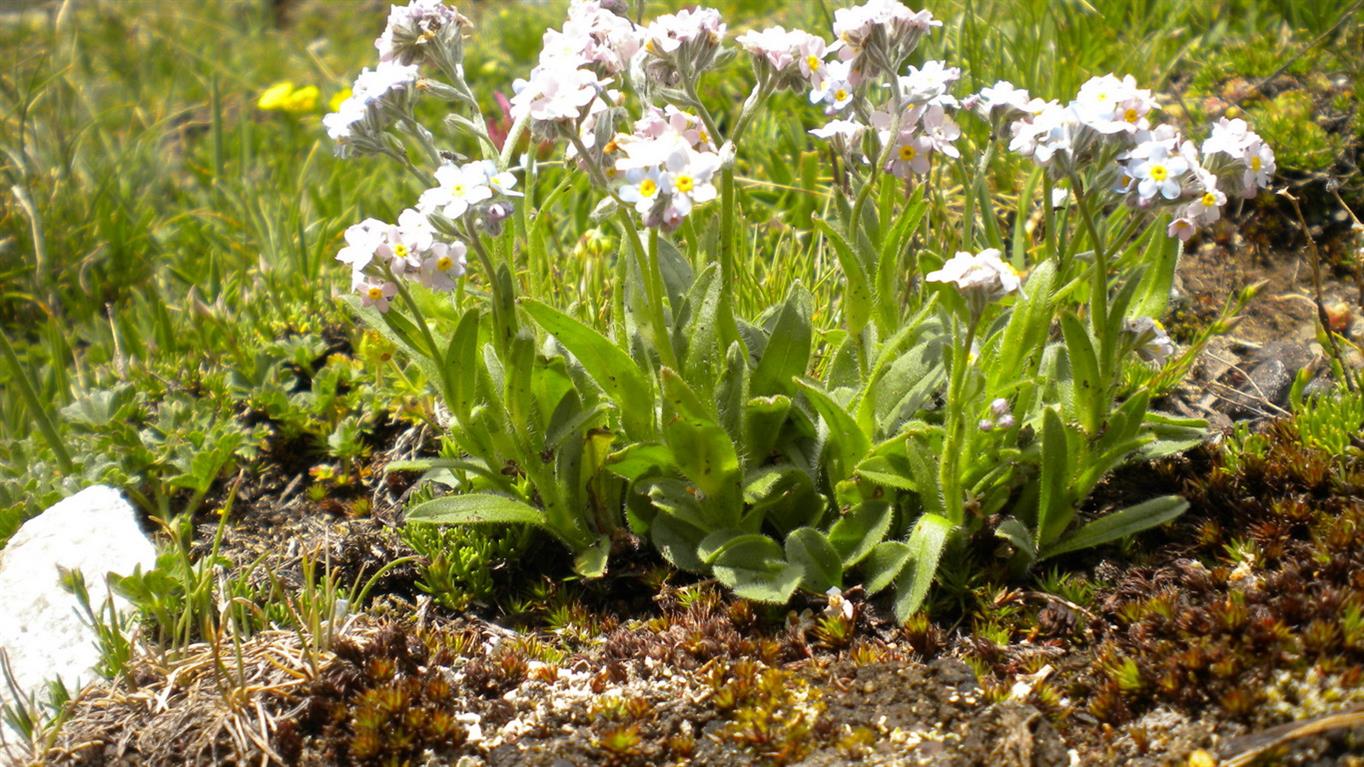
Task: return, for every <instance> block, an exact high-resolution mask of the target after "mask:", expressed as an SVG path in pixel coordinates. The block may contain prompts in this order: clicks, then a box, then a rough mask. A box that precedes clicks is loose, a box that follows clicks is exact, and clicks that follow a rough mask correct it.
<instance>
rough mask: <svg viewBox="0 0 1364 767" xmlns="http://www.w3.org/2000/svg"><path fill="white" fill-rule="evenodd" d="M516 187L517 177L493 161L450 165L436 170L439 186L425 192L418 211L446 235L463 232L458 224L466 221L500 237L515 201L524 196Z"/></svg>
mask: <svg viewBox="0 0 1364 767" xmlns="http://www.w3.org/2000/svg"><path fill="white" fill-rule="evenodd" d="M515 187H516V176H514V175H512V174H511V173H509V172H507V171H502V172H498V170H497V166H496V165H494V164H493V163H492V162H490V161H487V160H477V161H474V162H470V163H465V164H464V165H455V164H453V163H446V164H444V165H441V166H440V167H439V168H437V169H436V186H433V187H431V188H430V189H427V190H426V191H425V192H422V195H421V197H420V198H419V199H418V200H417V210H419V211H421V212H422V213H423V214H425V215H427V216H430V218H431V221H432V222H433V223H435V224H436V225H437V227H438V228H439V229H441V230H442V231H445V232H449V233H452V234H453V233H457V232H459V230H458V227H457V222H460V221H464V222H466V223H468V224H471V225H473V226H475V227H477V228H479V229H482V230H484V231H486V232H488V233H489V234H493V235H496V234H499V233H500V232H501V231H502V222H503V221H505V220H506V219H507V217H509V216H510V215H511V214H512V204H511V198H513V197H519V196H521V195H520V193H518V192H516V191H515Z"/></svg>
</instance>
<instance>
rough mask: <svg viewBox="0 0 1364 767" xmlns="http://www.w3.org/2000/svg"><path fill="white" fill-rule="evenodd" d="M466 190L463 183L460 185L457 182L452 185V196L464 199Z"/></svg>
mask: <svg viewBox="0 0 1364 767" xmlns="http://www.w3.org/2000/svg"><path fill="white" fill-rule="evenodd" d="M464 189H465V186H464V184H461V183H459V182H455V183H453V184H451V185H450V194H453V195H455V196H456V197H463V196H464Z"/></svg>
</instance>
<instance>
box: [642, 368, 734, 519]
mask: <svg viewBox="0 0 1364 767" xmlns="http://www.w3.org/2000/svg"><path fill="white" fill-rule="evenodd" d="M660 377H661V378H662V383H663V397H664V403H663V418H664V423H663V436H664V439H665V440H666V441H667V443H668V447H669V448H670V449H671V450H672V454H673V460H674V461H676V462H677V467H678V468H679V469H680V470H681V472H682V474H683V475H684V476H686V478H687V479H688V480H690V481H691V482H692V483H693V484H695V485H696V487H697V488H699V489H700V490H701V492H702V493H704V494H705V503H704V504H702V510H703V512H704V513H705V514H706V516H707V518H708V519H710V520H711V523H712V525H713V526H715V527H731V526H734V525H736V524H737V523H738V519H739V515H740V514H741V513H742V505H743V504H742V495H741V488H740V481H741V478H742V473H741V471H740V467H739V454H738V452H737V451H736V450H735V448H734V443H733V442H732V441H730V438H729V434H728V432H726V431H725V430H724V429H723V428H722V427H721V426H720V425H719V424H718V423H716V422H715V421H714V419H713V418H712V417H711V416H710V415H709V413H708V412H707V409H706V406H705V405H704V404H703V403H702V402H701V400H700V399H699V398H698V397H697V396H696V393H695V392H693V391H692V390H691V388H690V387H688V386H687V384H686V382H685V381H683V380H682V377H681V376H679V375H678V374H677V373H676V372H674V371H673V370H671V369H670V368H663V370H662V371H661V376H660Z"/></svg>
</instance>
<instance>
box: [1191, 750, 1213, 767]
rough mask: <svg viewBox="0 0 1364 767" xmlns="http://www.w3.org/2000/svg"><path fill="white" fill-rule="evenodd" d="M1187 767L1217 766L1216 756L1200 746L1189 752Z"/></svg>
mask: <svg viewBox="0 0 1364 767" xmlns="http://www.w3.org/2000/svg"><path fill="white" fill-rule="evenodd" d="M1188 767H1217V758H1216V757H1214V756H1213V755H1212V754H1210V753H1208V752H1207V751H1204V750H1203V749H1201V748H1200V749H1198V750H1197V751H1195V752H1193V753H1192V754H1189V764H1188Z"/></svg>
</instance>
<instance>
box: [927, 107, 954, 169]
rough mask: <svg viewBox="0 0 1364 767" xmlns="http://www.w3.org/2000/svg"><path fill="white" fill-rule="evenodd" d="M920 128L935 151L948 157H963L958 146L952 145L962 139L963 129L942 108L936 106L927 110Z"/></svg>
mask: <svg viewBox="0 0 1364 767" xmlns="http://www.w3.org/2000/svg"><path fill="white" fill-rule="evenodd" d="M919 126H920V128H921V129H922V130H923V136H924V140H925V141H926V142H928V145H929V146H930V147H932V148H933V151H935V152H942V153H943V154H945V155H947V156H948V157H960V156H961V152H959V151H957V146H956V144H954V143H952V142H954V141H956V140H957V139H959V138H961V128H960V127H958V125H957V124H956V123H955V122H954V121H953V120H952V118H951V117H948V116H947V112H946V111H945V110H944V109H943V108H942V107H941V106H938V105H936V104H935V105H933V106H930V107H929V108H928V109H926V110H925V111H924V113H923V116H922V117H921V118H919Z"/></svg>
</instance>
